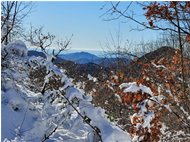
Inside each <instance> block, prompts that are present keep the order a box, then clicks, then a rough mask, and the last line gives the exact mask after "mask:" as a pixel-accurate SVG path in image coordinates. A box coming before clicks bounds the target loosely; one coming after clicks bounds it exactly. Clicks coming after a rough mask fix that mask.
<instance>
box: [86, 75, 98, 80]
mask: <svg viewBox="0 0 190 142" xmlns="http://www.w3.org/2000/svg"><path fill="white" fill-rule="evenodd" d="M87 77H88V79H89V80H92V81H93V82H96V81H97V78H95V77H93V76H91V75H90V74H88V76H87Z"/></svg>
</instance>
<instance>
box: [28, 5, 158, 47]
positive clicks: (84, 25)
mask: <svg viewBox="0 0 190 142" xmlns="http://www.w3.org/2000/svg"><path fill="white" fill-rule="evenodd" d="M127 3H128V2H124V4H123V5H126V4H127ZM104 4H105V2H100V1H99V2H87V1H86V2H66V1H65V2H51V1H49V2H35V4H34V8H33V10H32V13H31V14H30V15H29V16H28V17H27V18H26V20H25V24H26V25H30V24H32V25H33V26H36V27H39V26H44V30H46V31H48V32H51V33H53V34H55V35H56V36H57V37H59V38H63V39H64V38H65V37H70V36H71V35H72V34H73V38H72V45H71V49H73V50H101V49H102V46H104V44H105V43H106V42H107V39H109V38H110V33H112V34H113V35H114V34H115V33H116V32H117V30H118V27H119V26H120V31H121V35H122V38H123V40H131V41H133V42H136V41H140V40H141V39H144V40H151V39H153V38H156V36H157V35H156V33H155V32H154V31H153V32H152V31H143V32H139V31H131V27H133V28H135V27H136V24H135V23H132V22H130V21H128V22H125V23H123V21H124V20H125V19H119V20H114V21H104V20H103V18H105V17H100V16H101V15H102V14H103V13H104V12H105V10H106V9H105V10H100V8H101V7H102V6H103V5H104ZM132 10H134V11H138V12H141V10H140V9H139V8H138V7H136V6H135V5H133V6H132ZM141 18H142V17H141Z"/></svg>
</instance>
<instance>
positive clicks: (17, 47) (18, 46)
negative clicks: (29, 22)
mask: <svg viewBox="0 0 190 142" xmlns="http://www.w3.org/2000/svg"><path fill="white" fill-rule="evenodd" d="M6 51H7V52H8V53H12V54H15V55H18V56H24V57H26V56H27V54H28V49H27V47H26V45H25V43H24V42H22V41H21V40H16V41H14V42H12V43H9V44H8V45H7V46H6Z"/></svg>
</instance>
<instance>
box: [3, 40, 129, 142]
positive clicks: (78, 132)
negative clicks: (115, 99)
mask: <svg viewBox="0 0 190 142" xmlns="http://www.w3.org/2000/svg"><path fill="white" fill-rule="evenodd" d="M8 46H9V49H10V50H11V49H18V55H19V56H14V55H11V56H9V57H7V58H6V60H4V61H3V63H2V64H4V63H6V64H7V65H8V66H7V67H6V68H5V67H4V68H2V71H1V73H2V76H1V79H2V87H1V93H2V99H1V110H2V113H1V116H2V117H1V119H2V123H1V124H2V128H1V130H2V131H1V136H2V137H1V141H4V142H28V141H32V142H39V141H42V140H43V139H44V138H45V137H48V135H49V134H51V133H52V131H53V130H54V129H55V128H56V130H55V132H54V133H52V134H51V136H50V137H48V140H47V141H55V142H56V141H57V142H60V141H66V142H93V141H95V140H96V139H97V135H96V136H95V134H96V133H95V132H94V131H93V129H92V128H91V127H90V126H89V125H88V124H87V123H86V122H84V120H83V119H82V117H81V116H80V115H79V114H78V113H77V111H78V112H79V113H80V114H81V115H83V116H86V117H87V118H89V119H90V120H91V121H90V124H91V125H92V126H94V127H97V128H98V129H99V130H100V135H101V138H102V140H103V142H130V141H131V137H130V135H129V134H128V133H127V132H124V131H123V130H121V129H120V128H119V127H117V126H115V125H114V124H113V123H111V122H109V120H108V119H107V116H106V114H105V111H104V110H103V109H102V108H100V107H94V105H93V104H92V103H91V101H92V96H90V95H88V94H86V93H85V91H84V90H82V89H78V88H76V87H75V85H74V84H73V83H72V79H70V78H69V77H67V76H66V75H65V73H64V72H63V71H62V70H60V69H59V68H58V67H57V66H55V65H53V64H52V63H51V62H50V61H49V60H48V61H47V60H45V59H43V58H40V57H28V56H26V55H27V48H25V46H24V44H23V42H21V41H19V42H18V41H17V42H15V43H13V44H10V45H8ZM5 48H7V47H5ZM11 53H12V51H11ZM20 56H22V57H20ZM23 57H24V58H23ZM39 67H46V69H47V72H48V71H49V74H47V75H46V77H45V83H48V82H49V79H50V78H51V77H52V76H57V77H59V78H60V80H61V83H62V84H63V85H62V87H60V88H59V90H55V89H54V88H52V89H48V90H46V91H45V93H44V94H43V95H42V94H41V92H35V91H34V90H36V89H37V88H39V86H38V85H37V84H34V83H33V82H32V80H31V79H30V78H29V72H30V71H31V70H34V69H37V68H39ZM93 80H94V79H93ZM31 86H32V87H33V88H36V89H34V90H33V89H32V88H31ZM60 91H61V93H60ZM66 98H67V99H68V100H67V99H66ZM68 101H70V103H72V105H73V106H74V107H75V108H76V110H77V111H76V110H75V109H74V108H73V107H72V106H71V105H70V104H69V102H68Z"/></svg>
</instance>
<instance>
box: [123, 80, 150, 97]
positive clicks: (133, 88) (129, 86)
mask: <svg viewBox="0 0 190 142" xmlns="http://www.w3.org/2000/svg"><path fill="white" fill-rule="evenodd" d="M119 87H120V88H121V89H123V88H124V91H123V92H125V93H127V92H133V93H134V92H138V91H142V92H143V93H147V94H149V95H151V96H153V92H152V91H151V89H150V88H149V87H147V86H144V85H142V84H140V85H137V83H136V82H129V83H122V84H121V85H120V86H119Z"/></svg>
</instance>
